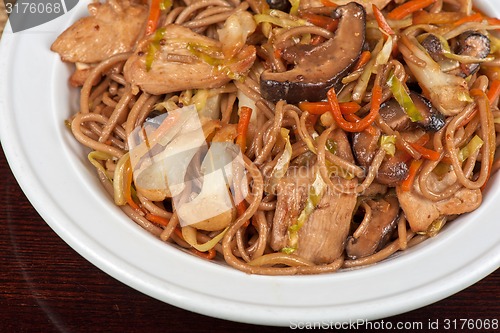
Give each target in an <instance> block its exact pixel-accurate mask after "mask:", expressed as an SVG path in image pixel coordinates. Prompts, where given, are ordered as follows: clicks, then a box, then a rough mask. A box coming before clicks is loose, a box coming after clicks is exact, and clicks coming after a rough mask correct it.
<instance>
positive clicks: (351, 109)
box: [339, 102, 361, 114]
mask: <svg viewBox="0 0 500 333" xmlns="http://www.w3.org/2000/svg"><path fill="white" fill-rule="evenodd" d="M339 105H340V111H342V114H352V113H356V112H358V111H359V109H361V105H359V104H358V103H356V102H342V103H339Z"/></svg>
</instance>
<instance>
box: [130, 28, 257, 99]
mask: <svg viewBox="0 0 500 333" xmlns="http://www.w3.org/2000/svg"><path fill="white" fill-rule="evenodd" d="M155 43H157V45H156V46H153V47H156V48H157V50H156V51H154V53H153V54H151V53H150V51H151V47H150V46H151V45H155ZM205 52H207V53H205ZM197 53H201V54H197ZM203 58H204V59H206V61H204V60H203ZM255 58H256V49H255V47H254V46H252V45H245V46H244V47H243V48H242V50H241V52H239V53H238V54H237V55H236V56H235V57H234V58H233V59H224V57H223V55H222V44H221V43H220V42H219V41H217V40H215V39H212V38H209V37H206V36H203V35H200V34H197V33H195V32H193V31H192V30H190V29H189V28H186V27H183V26H180V25H177V24H170V25H168V26H166V27H165V28H164V29H162V30H160V31H157V32H156V33H155V34H154V35H152V36H151V37H148V38H146V39H144V40H142V41H141V42H140V43H139V45H138V47H137V50H136V51H135V53H134V55H132V56H131V57H130V58H129V60H127V62H126V63H125V67H124V75H125V79H126V80H127V81H128V82H130V83H132V84H134V85H137V86H139V87H140V88H141V89H142V90H144V91H146V92H148V93H150V94H166V93H171V92H176V91H182V90H186V89H207V88H217V87H221V86H223V85H224V84H226V83H228V82H229V81H231V79H232V78H235V77H238V76H241V75H244V74H246V73H247V72H248V70H249V69H250V67H252V65H253V63H254V61H255ZM149 67H150V68H149Z"/></svg>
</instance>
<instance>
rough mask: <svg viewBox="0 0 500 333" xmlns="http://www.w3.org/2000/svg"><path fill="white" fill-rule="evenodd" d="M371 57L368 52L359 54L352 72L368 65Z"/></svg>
mask: <svg viewBox="0 0 500 333" xmlns="http://www.w3.org/2000/svg"><path fill="white" fill-rule="evenodd" d="M371 57H372V53H371V52H370V51H368V50H366V51H363V52H362V53H361V55H360V56H359V59H358V62H357V63H356V66H354V70H355V71H356V70H358V69H360V68H362V67H363V66H364V65H366V64H367V63H368V61H370V59H371Z"/></svg>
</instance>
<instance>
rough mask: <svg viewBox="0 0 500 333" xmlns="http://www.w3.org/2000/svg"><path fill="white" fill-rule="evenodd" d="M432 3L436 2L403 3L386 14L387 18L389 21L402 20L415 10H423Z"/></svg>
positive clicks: (416, 1) (422, 0)
mask: <svg viewBox="0 0 500 333" xmlns="http://www.w3.org/2000/svg"><path fill="white" fill-rule="evenodd" d="M434 2H436V0H411V1H408V2H405V3H404V4H402V5H400V6H398V7H396V8H394V9H393V10H392V11H391V12H390V13H389V14H387V18H388V19H390V20H402V19H404V18H405V17H407V16H408V15H410V14H412V13H414V12H416V11H417V10H420V9H424V8H425V7H427V6H429V5H432V4H433V3H434Z"/></svg>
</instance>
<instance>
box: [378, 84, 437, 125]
mask: <svg viewBox="0 0 500 333" xmlns="http://www.w3.org/2000/svg"><path fill="white" fill-rule="evenodd" d="M410 97H411V99H412V101H413V103H414V104H415V106H416V107H417V109H418V111H419V112H420V114H421V115H422V116H423V119H422V120H419V121H417V122H412V121H411V120H410V117H408V115H407V114H406V112H405V111H404V109H403V108H402V107H401V105H399V103H398V102H397V101H396V100H395V99H389V100H387V101H386V102H384V103H383V104H382V105H381V106H380V112H379V114H380V117H381V118H382V119H383V120H384V121H385V122H386V123H387V125H389V126H390V127H391V128H392V129H393V130H395V131H399V132H404V131H411V130H414V129H416V128H417V127H420V128H423V129H425V130H426V131H430V132H437V131H439V130H440V129H441V128H443V126H444V125H445V119H444V116H443V114H441V113H440V112H439V111H438V110H436V108H434V107H433V106H432V103H431V102H430V101H429V100H428V99H427V98H425V97H424V96H422V95H420V94H417V93H415V92H413V91H411V92H410Z"/></svg>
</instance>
